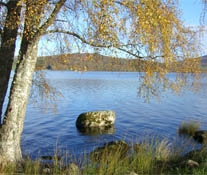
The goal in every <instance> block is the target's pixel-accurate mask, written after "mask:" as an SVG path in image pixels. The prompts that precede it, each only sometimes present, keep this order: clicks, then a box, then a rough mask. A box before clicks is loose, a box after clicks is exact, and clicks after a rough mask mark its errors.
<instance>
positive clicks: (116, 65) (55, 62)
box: [36, 53, 206, 72]
mask: <svg viewBox="0 0 207 175" xmlns="http://www.w3.org/2000/svg"><path fill="white" fill-rule="evenodd" d="M149 64H151V65H150V67H151V68H152V69H153V68H154V71H155V72H156V70H157V69H156V68H157V67H162V66H164V65H163V64H162V63H158V62H152V61H151V62H149V61H146V60H140V59H123V58H115V57H109V56H103V55H100V54H89V53H82V54H79V53H75V54H68V55H55V56H44V57H39V58H38V61H37V64H36V69H37V70H45V69H50V70H70V71H115V72H145V71H146V69H147V66H149ZM186 64H189V65H190V64H192V62H191V61H184V62H178V63H176V64H171V65H170V66H169V72H178V71H179V72H186V71H189V72H192V71H191V70H187V69H186V66H183V65H186ZM201 64H202V62H201ZM183 67H185V69H184V68H183ZM187 67H188V66H187ZM189 67H191V69H192V68H193V69H194V68H195V67H194V66H189ZM201 67H202V68H203V67H205V68H204V69H206V65H203V64H202V66H200V65H198V66H197V69H200V68H201ZM175 70H176V71H175Z"/></svg>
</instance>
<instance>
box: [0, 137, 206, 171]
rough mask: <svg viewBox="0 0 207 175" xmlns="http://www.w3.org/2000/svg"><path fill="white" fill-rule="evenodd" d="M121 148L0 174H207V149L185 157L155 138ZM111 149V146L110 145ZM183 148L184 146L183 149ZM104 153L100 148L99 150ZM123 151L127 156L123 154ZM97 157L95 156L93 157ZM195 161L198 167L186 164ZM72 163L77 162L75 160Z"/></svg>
mask: <svg viewBox="0 0 207 175" xmlns="http://www.w3.org/2000/svg"><path fill="white" fill-rule="evenodd" d="M123 145H124V144H122V146H117V147H116V148H115V147H114V146H113V147H112V149H109V146H105V147H104V148H103V149H102V151H101V154H99V156H98V157H97V154H90V155H85V156H84V158H83V160H82V161H81V162H79V164H77V163H71V164H67V165H65V164H64V162H63V160H62V159H61V160H59V159H58V156H57V155H54V159H53V163H50V164H45V163H42V162H41V160H35V161H34V160H31V159H29V158H27V159H25V160H24V161H23V162H21V163H20V164H11V163H10V164H8V165H7V166H5V167H0V173H1V174H35V175H36V174H67V175H85V174H86V175H97V174H98V175H122V174H123V175H129V174H130V173H132V172H134V173H136V174H160V175H162V174H207V149H206V148H203V149H202V150H197V151H192V152H191V153H188V154H185V155H183V153H182V151H181V150H179V151H178V149H180V148H181V147H180V146H179V147H176V146H174V145H172V144H171V143H170V142H169V141H168V140H166V139H163V140H159V139H156V138H152V139H143V140H142V141H141V142H139V143H136V144H134V146H131V147H130V151H129V152H128V153H127V154H126V149H123ZM110 146H111V145H110ZM183 147H184V146H183ZM99 150H101V149H99ZM123 151H124V153H123ZM93 156H94V157H93ZM187 160H194V161H196V162H198V163H199V166H195V167H193V166H189V165H187V164H185V163H184V162H186V161H187ZM72 162H77V161H76V160H74V161H72Z"/></svg>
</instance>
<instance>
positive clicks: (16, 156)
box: [0, 38, 39, 162]
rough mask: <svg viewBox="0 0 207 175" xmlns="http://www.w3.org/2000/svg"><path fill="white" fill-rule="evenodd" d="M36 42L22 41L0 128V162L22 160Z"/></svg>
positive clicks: (36, 47)
mask: <svg viewBox="0 0 207 175" xmlns="http://www.w3.org/2000/svg"><path fill="white" fill-rule="evenodd" d="M38 42H39V38H37V39H36V40H33V41H31V42H28V41H24V40H23V41H22V45H21V59H20V61H19V63H18V64H17V68H16V71H15V75H14V79H13V82H12V86H11V91H10V96H9V104H8V106H7V110H6V113H5V116H4V120H3V124H2V125H1V128H0V161H2V160H3V161H6V162H7V161H14V162H16V161H19V160H21V158H22V154H21V147H20V140H21V134H22V131H23V125H24V116H25V112H26V106H27V103H28V97H29V91H30V86H31V82H32V75H33V73H34V70H35V64H36V61H37V51H38Z"/></svg>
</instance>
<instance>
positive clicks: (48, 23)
mask: <svg viewBox="0 0 207 175" xmlns="http://www.w3.org/2000/svg"><path fill="white" fill-rule="evenodd" d="M65 2H66V0H60V1H59V2H57V3H56V5H55V8H54V10H53V12H52V13H51V15H50V17H49V18H48V20H47V21H46V22H45V23H44V24H43V25H42V26H41V27H40V29H39V32H38V33H37V35H39V36H41V35H42V34H43V33H44V32H45V31H46V30H47V28H48V27H49V26H50V25H51V24H52V23H53V21H54V20H55V17H56V16H57V14H58V13H59V11H60V9H61V7H62V6H63V5H64V3H65Z"/></svg>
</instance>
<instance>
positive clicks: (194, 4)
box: [179, 0, 207, 55]
mask: <svg viewBox="0 0 207 175" xmlns="http://www.w3.org/2000/svg"><path fill="white" fill-rule="evenodd" d="M203 7H204V6H203V4H202V0H179V8H180V10H181V11H182V17H181V19H182V20H183V21H184V23H185V24H186V25H187V26H195V27H196V26H199V25H200V24H201V14H202V11H203ZM206 15H207V14H206ZM205 21H207V19H205ZM205 33H206V34H205V35H204V36H203V37H202V38H201V42H202V43H203V47H202V48H203V49H202V51H203V53H202V55H206V54H207V31H206V32H205Z"/></svg>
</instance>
